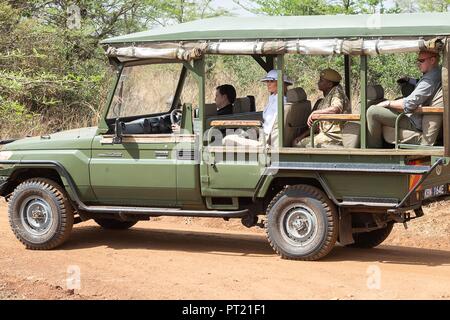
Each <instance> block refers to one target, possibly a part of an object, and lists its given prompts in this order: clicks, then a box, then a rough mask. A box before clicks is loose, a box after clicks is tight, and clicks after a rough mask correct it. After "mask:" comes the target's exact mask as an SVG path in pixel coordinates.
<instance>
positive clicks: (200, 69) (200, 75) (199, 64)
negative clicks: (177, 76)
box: [183, 57, 205, 146]
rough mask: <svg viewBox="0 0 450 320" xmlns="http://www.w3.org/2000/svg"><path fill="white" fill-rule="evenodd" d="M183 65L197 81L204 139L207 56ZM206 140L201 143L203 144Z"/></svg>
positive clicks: (201, 133) (201, 130) (201, 128)
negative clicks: (192, 63)
mask: <svg viewBox="0 0 450 320" xmlns="http://www.w3.org/2000/svg"><path fill="white" fill-rule="evenodd" d="M183 65H184V66H185V68H187V69H189V70H190V71H192V73H193V75H194V78H195V80H196V81H197V86H198V110H199V119H200V135H201V137H200V139H202V141H203V140H204V139H203V138H202V137H203V130H204V129H205V117H204V114H205V58H204V57H202V58H201V59H197V60H194V65H193V66H191V64H190V63H188V62H184V63H183ZM203 143H204V141H203V142H202V143H201V144H200V146H203Z"/></svg>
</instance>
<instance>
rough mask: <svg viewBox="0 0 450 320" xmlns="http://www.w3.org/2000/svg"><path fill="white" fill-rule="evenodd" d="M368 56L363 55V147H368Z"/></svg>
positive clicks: (361, 109) (361, 70)
mask: <svg viewBox="0 0 450 320" xmlns="http://www.w3.org/2000/svg"><path fill="white" fill-rule="evenodd" d="M367 59H368V58H367V56H361V69H360V73H361V108H360V110H359V111H360V114H361V120H360V124H361V133H360V139H361V140H360V142H361V149H365V148H367V143H366V132H367V125H366V123H367V120H366V112H367Z"/></svg>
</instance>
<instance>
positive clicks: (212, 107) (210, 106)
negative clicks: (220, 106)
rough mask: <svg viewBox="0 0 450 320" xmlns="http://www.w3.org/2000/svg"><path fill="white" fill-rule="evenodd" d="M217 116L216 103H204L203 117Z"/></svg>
mask: <svg viewBox="0 0 450 320" xmlns="http://www.w3.org/2000/svg"><path fill="white" fill-rule="evenodd" d="M214 116H217V105H216V104H215V103H205V117H214Z"/></svg>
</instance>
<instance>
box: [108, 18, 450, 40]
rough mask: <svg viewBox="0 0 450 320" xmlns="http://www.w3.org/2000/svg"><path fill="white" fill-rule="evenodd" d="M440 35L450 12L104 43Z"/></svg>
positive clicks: (167, 30) (243, 26)
mask: <svg viewBox="0 0 450 320" xmlns="http://www.w3.org/2000/svg"><path fill="white" fill-rule="evenodd" d="M439 35H441V36H444V35H450V13H410V14H382V15H376V14H375V15H323V16H297V17H295V16H284V17H279V16H277V17H269V16H258V17H220V18H211V19H205V20H197V21H192V22H187V23H181V24H178V25H173V26H168V27H164V28H157V29H152V30H149V31H144V32H138V33H132V34H128V35H124V36H119V37H114V38H110V39H106V40H104V41H103V42H102V43H103V44H122V45H123V44H130V43H136V44H137V43H144V42H161V41H198V40H205V41H208V40H237V39H239V40H256V39H307V38H309V39H311V38H319V37H320V38H354V37H357V38H361V37H363V38H371V37H372V38H380V37H410V36H412V37H421V36H423V37H429V36H431V37H433V36H439Z"/></svg>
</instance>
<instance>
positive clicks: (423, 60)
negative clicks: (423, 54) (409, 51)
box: [417, 57, 434, 63]
mask: <svg viewBox="0 0 450 320" xmlns="http://www.w3.org/2000/svg"><path fill="white" fill-rule="evenodd" d="M431 58H434V57H428V58H424V59H417V62H418V63H424V62H425V61H427V60H428V59H431Z"/></svg>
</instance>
